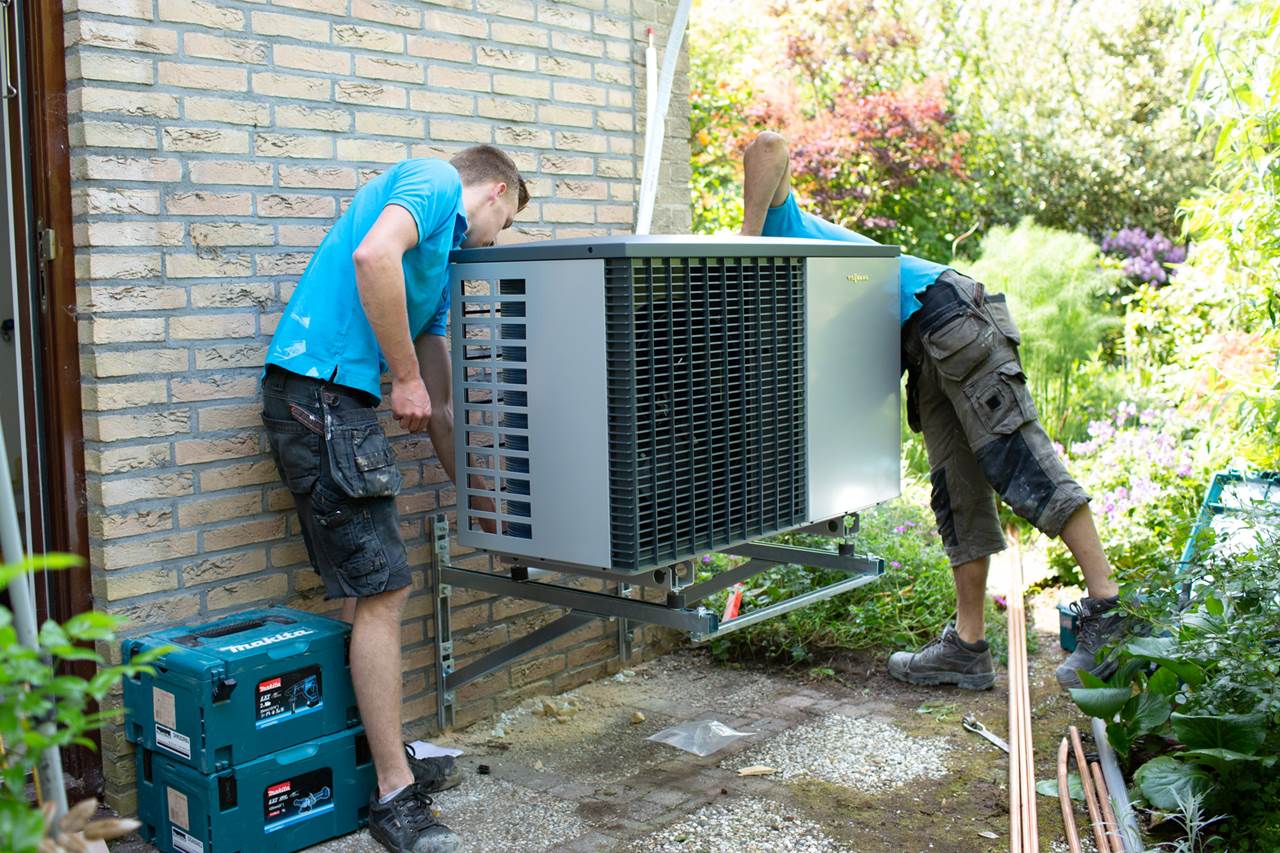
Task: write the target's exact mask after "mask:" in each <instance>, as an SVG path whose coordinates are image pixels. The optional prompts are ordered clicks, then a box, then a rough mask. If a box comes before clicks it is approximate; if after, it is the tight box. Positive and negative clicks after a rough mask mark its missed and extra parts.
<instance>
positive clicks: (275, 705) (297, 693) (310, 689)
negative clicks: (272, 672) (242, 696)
mask: <svg viewBox="0 0 1280 853" xmlns="http://www.w3.org/2000/svg"><path fill="white" fill-rule="evenodd" d="M255 693H256V696H257V698H256V700H255V702H256V706H255V709H254V714H255V718H256V719H257V721H258V722H259V723H262V722H271V721H275V720H278V719H280V718H282V717H287V716H289V715H291V714H301V713H303V712H304V711H310V710H312V709H314V708H318V707H320V704H321V702H322V701H323V700H324V690H323V688H322V685H321V682H320V667H318V666H304V667H302V668H301V669H295V670H292V671H291V672H286V673H283V674H281V675H277V676H273V677H271V678H267V679H264V680H263V681H260V682H258V688H257V690H256V691H255Z"/></svg>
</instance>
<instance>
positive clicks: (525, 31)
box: [489, 22, 547, 48]
mask: <svg viewBox="0 0 1280 853" xmlns="http://www.w3.org/2000/svg"><path fill="white" fill-rule="evenodd" d="M489 35H490V37H492V38H493V40H494V41H501V42H506V43H507V44H518V45H520V46H522V47H543V48H545V47H546V46H547V31H546V30H545V29H543V28H542V27H534V26H529V25H528V24H504V23H499V22H494V23H492V24H490V25H489Z"/></svg>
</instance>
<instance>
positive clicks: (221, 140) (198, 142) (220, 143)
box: [164, 127, 249, 154]
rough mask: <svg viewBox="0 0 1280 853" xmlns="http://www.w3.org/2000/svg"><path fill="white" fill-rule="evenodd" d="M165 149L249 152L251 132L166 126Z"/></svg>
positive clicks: (224, 152)
mask: <svg viewBox="0 0 1280 853" xmlns="http://www.w3.org/2000/svg"><path fill="white" fill-rule="evenodd" d="M164 149H165V150H166V151H195V152H200V153H204V154H247V153H249V134H248V133H246V132H245V131H243V130H224V129H222V128H218V127H166V128H165V129H164Z"/></svg>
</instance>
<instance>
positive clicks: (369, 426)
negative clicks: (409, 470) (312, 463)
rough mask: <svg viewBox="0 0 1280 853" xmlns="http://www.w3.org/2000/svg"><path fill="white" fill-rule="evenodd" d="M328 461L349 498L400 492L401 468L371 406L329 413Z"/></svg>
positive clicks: (377, 496)
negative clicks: (329, 438) (369, 407)
mask: <svg viewBox="0 0 1280 853" xmlns="http://www.w3.org/2000/svg"><path fill="white" fill-rule="evenodd" d="M330 430H331V436H332V438H331V440H330V442H329V462H330V470H331V472H332V474H333V480H334V482H335V483H337V485H338V487H339V488H341V489H342V491H343V492H345V493H346V494H347V495H348V496H349V497H352V498H390V497H395V496H396V495H397V494H399V493H400V484H401V476H400V469H399V468H398V467H397V466H396V458H395V454H394V453H392V452H391V445H390V443H388V442H387V436H386V433H384V432H383V431H382V425H381V424H379V423H378V416H377V415H376V414H374V411H373V409H364V408H361V409H349V410H346V411H334V412H331V413H330Z"/></svg>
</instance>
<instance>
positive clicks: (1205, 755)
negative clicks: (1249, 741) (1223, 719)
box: [1178, 749, 1276, 773]
mask: <svg viewBox="0 0 1280 853" xmlns="http://www.w3.org/2000/svg"><path fill="white" fill-rule="evenodd" d="M1178 757H1179V758H1181V759H1183V760H1185V761H1192V762H1194V763H1196V764H1208V765H1209V766H1210V767H1213V768H1215V769H1216V770H1218V771H1219V772H1222V773H1225V772H1227V771H1228V770H1229V769H1230V765H1232V764H1239V763H1250V764H1260V765H1262V766H1263V767H1270V766H1271V765H1273V764H1275V763H1276V757H1275V756H1274V755H1267V756H1262V755H1249V754H1248V753H1244V752H1236V751H1235V750H1233V749H1188V750H1186V751H1185V752H1180V753H1178Z"/></svg>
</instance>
